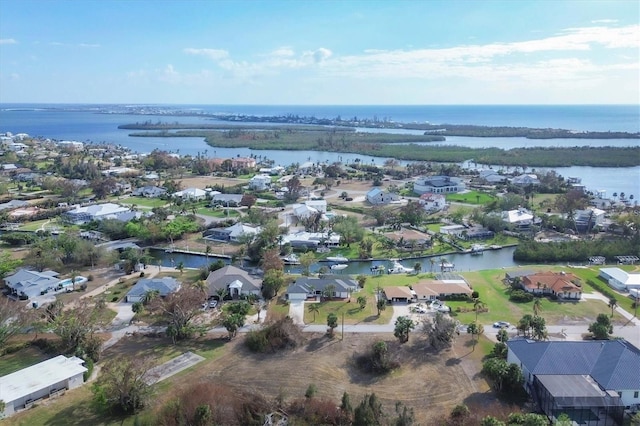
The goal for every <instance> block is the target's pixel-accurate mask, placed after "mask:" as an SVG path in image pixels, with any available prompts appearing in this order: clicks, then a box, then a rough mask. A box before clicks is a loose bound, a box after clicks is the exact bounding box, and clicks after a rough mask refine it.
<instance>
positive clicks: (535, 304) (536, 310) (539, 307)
mask: <svg viewBox="0 0 640 426" xmlns="http://www.w3.org/2000/svg"><path fill="white" fill-rule="evenodd" d="M540 311H542V302H540V298H536V300H535V302H533V315H534V316H536V317H537V316H539V315H540Z"/></svg>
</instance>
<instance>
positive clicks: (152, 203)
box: [114, 197, 168, 210]
mask: <svg viewBox="0 0 640 426" xmlns="http://www.w3.org/2000/svg"><path fill="white" fill-rule="evenodd" d="M114 201H115V202H118V203H120V204H131V205H133V204H135V205H136V206H138V207H144V208H147V209H149V210H150V209H152V208H154V207H162V206H166V205H167V204H168V202H167V200H161V199H160V198H147V197H127V198H123V199H121V200H120V199H116V200H114Z"/></svg>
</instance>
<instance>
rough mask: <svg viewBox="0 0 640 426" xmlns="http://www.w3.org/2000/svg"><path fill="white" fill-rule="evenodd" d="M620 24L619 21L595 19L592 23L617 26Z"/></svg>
mask: <svg viewBox="0 0 640 426" xmlns="http://www.w3.org/2000/svg"><path fill="white" fill-rule="evenodd" d="M616 22H618V20H617V19H594V20H593V21H591V23H592V24H615V23H616Z"/></svg>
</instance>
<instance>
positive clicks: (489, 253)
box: [151, 247, 521, 275]
mask: <svg viewBox="0 0 640 426" xmlns="http://www.w3.org/2000/svg"><path fill="white" fill-rule="evenodd" d="M514 251H515V247H505V248H502V249H500V250H485V251H484V252H483V254H482V255H479V256H472V255H471V254H458V253H456V254H448V255H442V256H434V257H422V258H417V259H406V260H401V261H400V264H401V265H403V266H405V267H407V268H413V267H414V265H415V264H416V263H417V262H419V263H420V264H421V265H422V272H431V271H433V272H440V264H441V262H442V261H443V260H445V261H446V262H449V263H452V264H453V265H454V268H453V272H469V271H481V270H484V269H497V268H511V267H515V266H518V265H521V264H520V263H518V262H516V261H514V260H513V252H514ZM151 256H152V257H153V258H154V259H156V261H155V262H153V264H154V265H157V262H158V261H159V262H160V265H161V266H167V267H175V266H176V265H178V264H179V263H180V262H182V264H183V265H184V267H185V268H200V267H202V266H205V265H207V257H206V256H201V255H194V254H185V253H177V252H173V253H168V252H165V251H163V250H151ZM216 260H217V258H215V257H213V256H209V259H208V262H209V263H212V262H215V261H216ZM223 260H224V261H225V263H229V262H230V261H229V259H226V258H223ZM431 260H433V261H434V263H433V264H432V263H431ZM245 264H246V266H248V263H245ZM330 265H332V263H330V262H319V263H315V264H313V265H312V266H311V272H314V273H315V272H318V270H319V269H320V268H321V267H322V266H327V267H329V266H330ZM377 265H383V266H384V267H385V268H389V267H391V262H390V261H388V260H373V261H368V260H366V261H352V262H349V263H348V266H347V268H345V269H343V270H341V271H334V272H333V273H336V274H342V275H359V274H364V275H371V268H372V267H374V266H377ZM285 272H288V273H294V274H299V273H301V272H302V269H301V268H300V266H289V265H287V266H285Z"/></svg>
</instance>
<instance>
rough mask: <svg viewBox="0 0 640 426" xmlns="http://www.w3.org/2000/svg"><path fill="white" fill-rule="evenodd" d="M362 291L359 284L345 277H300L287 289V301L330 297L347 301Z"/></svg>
mask: <svg viewBox="0 0 640 426" xmlns="http://www.w3.org/2000/svg"><path fill="white" fill-rule="evenodd" d="M359 290H360V287H359V286H358V283H357V282H356V281H355V280H353V279H350V278H346V277H344V276H340V275H339V276H331V275H325V276H324V277H322V278H314V277H299V278H296V280H295V281H294V282H293V283H292V284H291V285H289V287H288V288H287V299H289V300H306V299H307V298H310V297H316V298H317V297H319V296H320V297H322V296H328V297H331V298H339V299H346V298H348V297H350V296H351V293H355V292H357V291H359Z"/></svg>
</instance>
